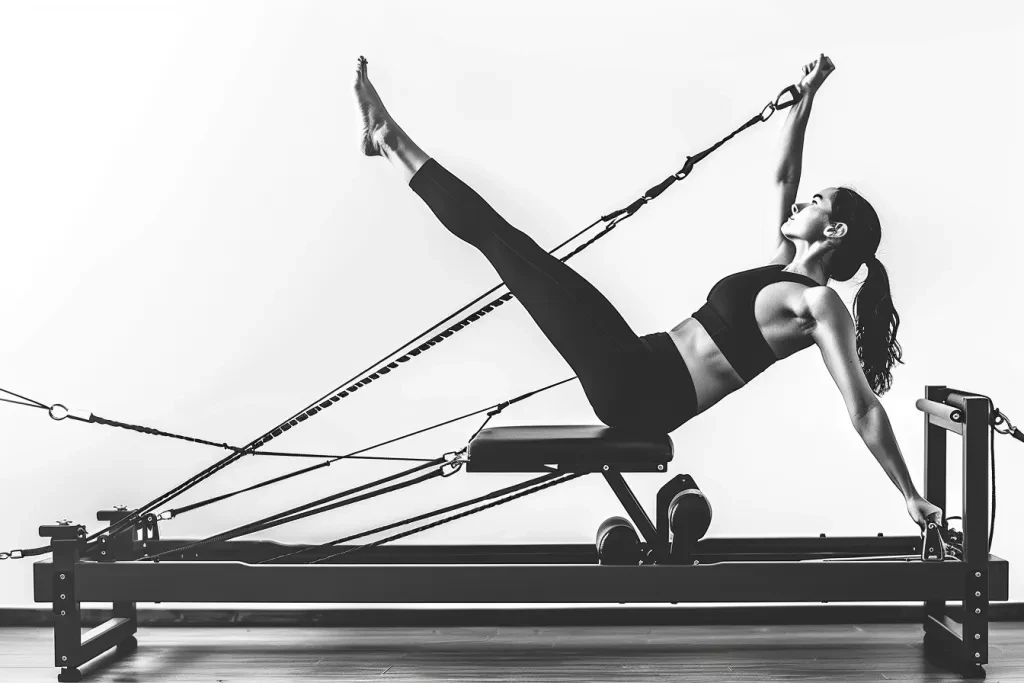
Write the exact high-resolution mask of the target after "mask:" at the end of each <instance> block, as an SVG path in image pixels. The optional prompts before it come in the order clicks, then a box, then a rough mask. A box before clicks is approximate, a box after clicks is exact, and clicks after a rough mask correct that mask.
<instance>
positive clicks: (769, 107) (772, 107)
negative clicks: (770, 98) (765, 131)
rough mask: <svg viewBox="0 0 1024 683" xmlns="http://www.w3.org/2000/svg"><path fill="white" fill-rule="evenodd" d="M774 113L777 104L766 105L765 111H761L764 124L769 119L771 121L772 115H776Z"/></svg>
mask: <svg viewBox="0 0 1024 683" xmlns="http://www.w3.org/2000/svg"><path fill="white" fill-rule="evenodd" d="M765 112H767V115H766V114H765ZM774 113H775V103H774V102H769V103H768V104H766V105H764V109H762V110H761V122H762V123H763V122H765V121H767V120H768V119H770V118H771V117H772V114H774Z"/></svg>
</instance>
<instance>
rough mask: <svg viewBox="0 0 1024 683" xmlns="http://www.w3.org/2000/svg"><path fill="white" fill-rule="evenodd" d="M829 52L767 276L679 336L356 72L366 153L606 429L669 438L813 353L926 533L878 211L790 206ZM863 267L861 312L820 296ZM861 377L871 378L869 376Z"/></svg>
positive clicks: (740, 282)
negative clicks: (449, 155)
mask: <svg viewBox="0 0 1024 683" xmlns="http://www.w3.org/2000/svg"><path fill="white" fill-rule="evenodd" d="M834 68H835V67H834V66H833V65H832V62H831V60H829V58H828V57H826V56H825V55H824V54H822V55H821V56H820V57H819V58H818V59H817V60H815V61H814V62H812V63H810V64H808V65H806V66H804V68H803V77H802V79H801V80H800V83H799V84H798V86H797V87H798V89H799V90H800V93H801V98H800V100H799V102H797V103H796V104H795V105H794V106H793V107H792V109H791V110H790V113H789V116H788V119H787V121H786V124H785V128H784V130H783V135H782V142H783V144H782V156H781V161H780V164H779V166H778V170H777V184H776V187H777V197H778V201H779V204H778V206H779V207H780V213H779V222H780V223H782V227H781V229H780V230H779V231H778V232H777V233H776V242H777V248H776V251H775V255H774V257H773V258H772V259H771V261H770V262H769V265H767V266H764V267H761V268H756V269H754V270H750V271H745V272H742V273H736V274H734V275H730V276H728V277H726V278H725V279H723V280H721V281H720V282H719V283H718V284H716V285H715V287H714V288H713V289H712V290H711V293H710V294H709V295H708V303H707V304H705V305H704V306H703V307H702V308H701V309H700V310H699V311H697V312H696V313H694V315H693V317H691V318H687V319H686V320H684V321H683V322H681V323H680V324H679V325H677V326H676V327H675V328H674V329H673V330H672V331H671V332H668V333H666V332H659V333H655V334H649V335H646V336H643V337H639V336H637V334H636V333H635V332H633V330H632V329H630V327H629V325H628V324H627V323H626V321H625V320H623V318H622V316H621V315H619V313H618V311H616V310H615V307H614V306H612V304H611V303H610V302H609V301H608V300H607V299H606V298H605V297H604V296H603V295H602V294H601V293H600V292H598V291H597V290H596V289H595V288H594V287H593V286H592V285H591V284H590V283H589V282H587V281H586V280H585V279H584V278H583V277H581V276H580V275H579V274H578V273H576V272H575V271H574V270H573V269H572V268H570V267H569V266H567V265H566V264H565V263H563V262H561V261H560V260H558V259H557V258H555V257H554V256H552V255H550V254H548V253H547V252H546V251H544V250H543V249H541V248H540V247H539V246H538V245H537V244H536V243H535V242H534V241H533V240H532V239H530V237H528V236H527V235H526V234H524V233H522V232H520V231H519V230H517V229H516V228H514V227H512V226H511V225H509V223H508V222H506V221H505V220H504V219H503V218H502V217H501V216H499V215H498V214H497V212H495V211H494V209H492V208H491V207H490V206H489V205H488V204H487V202H485V201H484V200H483V199H482V198H481V197H480V196H479V195H478V194H477V193H476V192H474V191H473V190H472V189H471V188H469V187H468V186H467V185H466V184H465V183H463V182H462V181H460V180H459V179H458V178H456V177H455V176H454V175H452V174H451V173H449V172H448V171H447V170H445V169H444V168H443V167H442V166H441V165H440V164H439V163H438V162H437V161H436V160H435V159H433V158H431V157H430V156H429V155H427V154H426V153H425V152H424V151H423V150H422V149H421V148H420V147H419V146H418V145H416V143H415V142H413V141H412V139H411V138H410V137H409V136H408V135H407V134H406V133H405V131H403V130H402V128H401V127H400V126H399V125H398V124H397V123H396V122H395V120H394V119H393V118H392V117H391V115H390V114H388V112H387V110H386V109H385V108H384V105H383V103H382V102H381V100H380V97H379V96H378V95H377V92H376V90H375V89H374V87H373V85H372V84H371V83H370V80H369V77H368V76H367V61H366V59H365V58H364V57H360V58H359V61H358V64H357V67H356V78H355V95H356V100H357V103H358V105H359V110H360V114H361V116H362V123H363V132H362V145H363V152H364V153H365V154H366V155H368V156H383V157H385V158H386V159H388V161H390V162H391V164H392V165H393V166H394V167H395V168H396V169H397V170H398V171H399V172H400V173H401V174H402V176H403V178H404V180H405V181H406V182H407V183H408V184H409V186H410V187H411V188H412V190H413V191H414V192H416V193H417V194H418V195H419V196H420V197H421V198H422V199H423V200H424V202H426V204H427V206H428V207H430V209H431V210H432V211H433V212H434V214H435V215H436V216H437V217H438V219H440V221H441V222H442V223H443V224H444V225H445V227H446V228H448V230H449V231H450V232H452V233H453V234H455V235H456V236H457V237H459V238H460V239H462V240H464V241H466V242H468V243H469V244H471V245H473V246H474V247H476V248H477V249H478V250H479V251H480V252H481V253H482V254H483V255H484V256H485V257H486V258H487V259H488V260H489V261H490V262H491V265H492V266H494V269H495V270H496V271H497V272H498V275H499V276H500V277H501V278H502V280H503V281H504V283H505V285H506V286H507V287H508V288H509V290H510V291H511V292H512V293H513V294H514V295H515V296H516V298H517V299H519V301H520V302H522V304H523V307H524V308H525V309H526V311H527V312H528V313H529V314H530V316H531V317H532V318H533V319H534V320H535V321H536V322H537V325H538V326H539V327H540V329H541V331H542V332H543V333H544V334H545V336H547V338H548V339H549V340H550V341H551V343H552V344H553V345H554V346H555V348H556V349H557V350H558V352H559V353H560V354H561V355H562V357H563V358H565V360H566V362H568V363H569V365H570V366H571V367H572V369H573V370H575V372H576V375H577V377H578V378H579V380H580V384H581V385H582V386H583V391H584V392H585V393H586V396H587V399H588V400H589V401H590V404H591V405H592V406H593V408H594V411H595V413H596V414H597V416H598V418H599V419H600V420H601V421H602V422H604V423H605V424H607V425H609V426H611V427H617V428H623V429H636V430H646V431H653V432H658V433H662V434H667V433H668V432H671V431H672V430H674V429H676V428H677V427H679V426H680V425H682V424H683V423H685V422H686V421H687V420H689V419H690V418H692V417H694V416H695V415H699V414H700V413H702V412H704V411H705V410H707V409H708V408H710V407H711V406H713V405H714V404H716V403H718V401H720V400H722V398H724V397H725V396H728V395H729V394H731V393H732V392H734V391H736V390H737V389H739V388H740V387H742V386H743V385H744V384H746V383H747V382H749V381H750V380H751V379H753V377H755V376H756V375H758V374H759V373H760V372H762V371H763V370H764V369H765V368H767V367H768V366H769V365H771V364H772V363H773V362H775V361H776V360H779V359H782V358H786V357H788V356H790V355H792V354H794V353H796V352H797V351H800V350H801V349H804V348H807V347H809V346H811V345H812V344H816V345H817V346H818V348H819V350H820V351H821V355H822V358H823V359H824V361H825V365H826V366H827V367H828V370H829V372H830V373H831V375H832V378H833V379H834V380H835V382H836V385H837V386H838V387H839V390H840V392H841V393H842V395H843V399H844V400H845V402H846V406H847V410H848V412H849V415H850V418H851V420H852V421H853V424H854V427H855V428H856V429H857V431H858V433H859V434H860V435H861V438H862V439H863V440H864V443H865V445H867V447H868V449H869V450H870V451H871V453H872V454H873V455H874V456H875V458H876V459H877V460H878V462H879V464H880V465H881V466H882V468H883V469H884V470H885V472H886V474H887V475H888V476H889V478H890V479H891V480H892V481H893V483H894V484H895V485H896V487H897V488H898V489H899V490H900V492H901V493H902V494H903V496H904V499H905V501H906V505H907V511H908V512H909V513H910V516H911V518H912V519H913V520H914V521H915V522H917V523H918V524H919V525H921V526H922V527H923V526H925V525H926V524H927V522H928V521H929V520H932V521H940V520H941V510H939V508H938V507H936V506H934V505H932V504H931V503H929V502H928V501H927V500H925V499H924V498H923V497H922V496H921V495H920V494H919V493H918V491H917V489H916V488H915V487H914V483H913V481H912V479H911V477H910V473H909V472H908V471H907V466H906V463H905V462H904V460H903V456H902V454H901V453H900V449H899V446H898V445H897V443H896V438H895V436H894V434H893V432H892V427H891V426H890V424H889V419H888V417H887V416H886V413H885V410H884V409H883V407H882V404H881V403H880V402H879V401H878V398H877V397H876V394H879V395H880V394H882V393H884V392H885V391H886V390H887V389H888V388H889V386H890V384H891V380H892V377H891V369H892V366H893V364H894V363H897V362H900V355H901V351H900V347H899V344H897V343H896V339H895V336H896V330H897V328H898V327H899V316H898V315H897V314H896V311H895V309H894V308H893V304H892V297H891V295H890V292H889V280H888V277H887V275H886V271H885V269H884V268H883V267H882V264H881V263H879V262H878V259H877V258H875V256H874V254H875V250H876V249H877V248H878V243H879V241H880V239H881V234H880V226H879V222H878V217H877V215H876V214H875V211H874V210H873V209H872V208H871V205H870V204H868V203H867V202H866V201H865V200H864V199H863V198H862V197H861V196H860V195H858V194H857V193H856V192H854V191H853V190H850V189H848V188H834V187H829V188H826V189H824V190H821V191H820V193H818V194H815V195H814V196H813V197H812V198H811V201H809V202H806V203H794V200H795V198H796V193H797V186H798V185H799V181H800V172H801V155H802V150H803V138H804V131H805V129H806V126H807V119H808V116H809V115H810V111H811V104H812V102H813V101H814V96H815V94H816V93H817V91H818V88H820V87H821V84H822V83H823V82H824V81H825V79H826V78H827V77H828V75H829V74H830V73H831V72H832V71H833V70H834ZM862 264H867V266H868V277H867V280H866V281H865V282H864V285H863V287H862V288H861V290H860V292H859V293H858V295H857V299H856V300H855V304H854V308H855V311H856V313H857V326H856V328H855V327H854V323H853V320H851V318H850V314H849V312H848V311H847V310H846V307H845V305H844V304H843V302H842V300H841V299H840V298H839V295H838V294H836V292H835V291H833V290H832V289H830V288H829V287H826V286H824V285H825V284H826V283H827V282H828V280H829V279H834V280H839V281H845V280H849V279H850V278H851V277H853V275H854V273H856V272H857V270H858V269H859V268H860V266H861V265H862ZM862 366H863V367H862Z"/></svg>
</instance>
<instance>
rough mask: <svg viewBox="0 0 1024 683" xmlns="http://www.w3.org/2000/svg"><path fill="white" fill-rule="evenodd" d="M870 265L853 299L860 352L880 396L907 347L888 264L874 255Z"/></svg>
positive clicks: (889, 382)
mask: <svg viewBox="0 0 1024 683" xmlns="http://www.w3.org/2000/svg"><path fill="white" fill-rule="evenodd" d="M866 265H867V267H868V276H867V278H866V279H865V280H864V284H862V285H861V288H860V291H858V292H857V296H856V297H854V299H853V317H854V321H855V323H856V326H857V355H858V356H859V357H860V364H861V367H862V368H863V369H864V376H865V377H866V378H867V380H868V383H869V384H870V385H871V389H872V390H873V391H874V392H875V393H876V394H878V395H879V396H880V395H882V394H884V393H885V392H886V391H888V390H889V389H890V387H892V368H893V366H894V365H895V364H896V363H902V362H903V360H902V359H903V349H902V348H901V347H900V344H899V342H898V341H896V332H897V330H899V328H900V315H899V313H897V312H896V308H895V306H893V302H892V291H891V290H890V289H889V274H888V273H887V272H886V270H885V266H883V265H882V262H881V261H879V260H878V259H877V258H875V257H874V256H870V257H868V260H867V261H866Z"/></svg>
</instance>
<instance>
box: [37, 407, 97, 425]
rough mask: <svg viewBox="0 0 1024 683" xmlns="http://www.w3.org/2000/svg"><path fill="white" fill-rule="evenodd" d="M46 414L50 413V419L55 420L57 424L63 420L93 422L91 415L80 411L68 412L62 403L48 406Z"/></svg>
mask: <svg viewBox="0 0 1024 683" xmlns="http://www.w3.org/2000/svg"><path fill="white" fill-rule="evenodd" d="M48 412H49V413H50V417H51V418H52V419H54V420H56V421H57V422H60V421H61V420H65V419H72V420H78V421H79V422H92V421H93V418H92V413H87V412H85V411H82V410H70V409H69V408H68V407H67V406H66V405H64V404H63V403H54V404H53V405H52V406H50V409H49V411H48Z"/></svg>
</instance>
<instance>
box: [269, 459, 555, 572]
mask: <svg viewBox="0 0 1024 683" xmlns="http://www.w3.org/2000/svg"><path fill="white" fill-rule="evenodd" d="M559 476H562V475H560V474H559V473H558V472H552V473H550V474H545V475H542V476H540V477H536V478H535V479H531V480H529V481H525V482H520V483H518V484H513V485H512V486H507V487H505V488H503V489H498V490H497V491H491V492H490V493H487V494H484V495H482V496H479V497H477V498H473V499H471V500H464V501H462V502H461V503H455V504H454V505H449V506H448V507H443V508H440V509H437V510H431V511H430V512H425V513H423V514H421V515H416V516H414V517H409V518H408V519H403V520H401V521H399V522H392V523H390V524H385V525H384V526H379V527H377V528H376V529H369V530H367V531H360V532H359V533H355V534H352V535H350V536H344V537H342V538H337V539H335V540H333V541H328V542H327V543H321V544H320V545H316V546H310V547H308V548H300V549H298V550H293V551H291V552H288V553H283V554H281V555H277V556H275V557H271V558H268V559H266V560H261V561H260V562H257V564H270V563H273V562H278V561H280V560H283V559H285V558H288V557H294V556H295V555H301V554H302V553H308V552H312V551H314V550H323V549H324V548H330V547H331V546H335V545H341V544H342V543H348V542H349V541H354V540H356V539H357V538H364V537H366V536H372V535H373V534H379V533H383V532H385V531H391V530H392V529H397V528H398V527H400V526H405V525H407V524H413V523H415V522H422V521H423V520H424V519H430V518H431V517H437V516H438V515H443V514H447V513H449V512H452V511H454V510H458V509H460V508H464V507H467V506H469V505H475V504H477V503H480V502H483V501H485V500H493V499H494V498H497V497H499V496H504V495H507V494H509V493H515V492H517V491H521V490H522V489H524V488H528V487H530V486H535V485H537V484H542V483H544V482H547V481H550V480H552V479H555V478H556V477H559Z"/></svg>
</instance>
